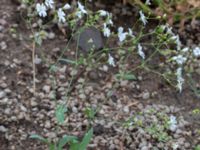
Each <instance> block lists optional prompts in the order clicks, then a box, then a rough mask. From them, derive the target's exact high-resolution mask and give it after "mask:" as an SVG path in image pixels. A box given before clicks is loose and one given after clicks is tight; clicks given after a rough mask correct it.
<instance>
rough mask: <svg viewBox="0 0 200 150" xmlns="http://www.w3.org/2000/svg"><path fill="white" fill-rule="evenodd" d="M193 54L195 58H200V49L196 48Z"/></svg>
mask: <svg viewBox="0 0 200 150" xmlns="http://www.w3.org/2000/svg"><path fill="white" fill-rule="evenodd" d="M193 54H194V56H196V57H199V56H200V48H199V47H195V48H194V49H193Z"/></svg>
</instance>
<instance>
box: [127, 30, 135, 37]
mask: <svg viewBox="0 0 200 150" xmlns="http://www.w3.org/2000/svg"><path fill="white" fill-rule="evenodd" d="M128 35H129V36H131V37H135V36H134V35H133V31H132V30H131V29H130V28H128Z"/></svg>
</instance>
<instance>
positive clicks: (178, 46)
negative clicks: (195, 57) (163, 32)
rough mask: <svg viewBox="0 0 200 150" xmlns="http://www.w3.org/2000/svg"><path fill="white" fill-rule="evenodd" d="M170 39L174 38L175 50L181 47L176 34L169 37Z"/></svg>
mask: <svg viewBox="0 0 200 150" xmlns="http://www.w3.org/2000/svg"><path fill="white" fill-rule="evenodd" d="M171 39H172V40H175V43H176V46H177V50H180V49H181V41H180V38H179V36H178V35H174V36H172V37H171Z"/></svg>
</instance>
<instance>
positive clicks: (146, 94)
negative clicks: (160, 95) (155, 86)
mask: <svg viewBox="0 0 200 150" xmlns="http://www.w3.org/2000/svg"><path fill="white" fill-rule="evenodd" d="M142 98H143V99H144V100H147V99H149V98H150V93H149V92H148V91H146V92H144V93H143V94H142Z"/></svg>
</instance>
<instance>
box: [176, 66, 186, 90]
mask: <svg viewBox="0 0 200 150" xmlns="http://www.w3.org/2000/svg"><path fill="white" fill-rule="evenodd" d="M176 76H177V85H176V86H177V88H178V89H179V91H180V92H181V91H182V88H183V83H184V79H183V77H182V68H181V67H179V68H178V69H177V70H176Z"/></svg>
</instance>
